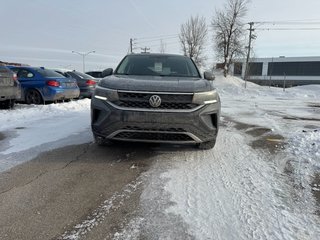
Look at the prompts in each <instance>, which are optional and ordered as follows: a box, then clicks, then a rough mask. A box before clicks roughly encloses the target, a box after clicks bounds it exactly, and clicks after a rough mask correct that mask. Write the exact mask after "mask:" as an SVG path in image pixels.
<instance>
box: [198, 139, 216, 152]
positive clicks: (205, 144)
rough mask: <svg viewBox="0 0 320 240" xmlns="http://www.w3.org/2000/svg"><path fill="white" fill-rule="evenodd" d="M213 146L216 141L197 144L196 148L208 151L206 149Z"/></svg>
mask: <svg viewBox="0 0 320 240" xmlns="http://www.w3.org/2000/svg"><path fill="white" fill-rule="evenodd" d="M214 145H216V139H214V140H211V141H208V142H203V143H199V145H198V148H199V149H204V150H208V149H212V148H213V147H214Z"/></svg>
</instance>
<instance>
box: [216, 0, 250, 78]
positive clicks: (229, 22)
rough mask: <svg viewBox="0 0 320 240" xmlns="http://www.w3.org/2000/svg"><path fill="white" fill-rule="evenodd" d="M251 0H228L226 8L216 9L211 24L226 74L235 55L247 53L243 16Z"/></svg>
mask: <svg viewBox="0 0 320 240" xmlns="http://www.w3.org/2000/svg"><path fill="white" fill-rule="evenodd" d="M249 1H250V0H227V3H226V6H225V8H224V10H216V14H215V16H214V17H213V19H212V22H211V26H212V29H213V32H214V43H215V50H216V53H217V56H218V58H220V59H222V60H223V65H224V76H225V77H226V76H227V74H228V73H229V67H230V65H231V64H232V62H233V59H234V58H235V57H239V56H243V55H244V53H245V48H244V46H245V44H244V41H243V40H244V34H245V29H244V24H243V18H244V16H245V15H246V13H247V5H248V3H249Z"/></svg>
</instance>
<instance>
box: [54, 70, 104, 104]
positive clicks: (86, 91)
mask: <svg viewBox="0 0 320 240" xmlns="http://www.w3.org/2000/svg"><path fill="white" fill-rule="evenodd" d="M54 71H56V72H57V73H60V74H63V76H65V77H68V78H72V79H75V80H76V81H77V84H78V86H79V88H80V97H87V98H91V96H92V94H93V92H94V89H95V88H96V84H97V82H99V79H96V78H94V77H92V76H89V75H88V74H85V73H81V72H78V71H75V70H64V69H54Z"/></svg>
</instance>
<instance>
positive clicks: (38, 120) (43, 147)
mask: <svg viewBox="0 0 320 240" xmlns="http://www.w3.org/2000/svg"><path fill="white" fill-rule="evenodd" d="M1 138H3V140H2V141H0V171H4V170H7V169H9V168H11V167H13V166H15V165H17V164H20V163H22V162H24V161H28V160H30V159H32V158H33V157H35V156H36V155H37V154H39V153H41V152H44V151H48V150H51V149H54V148H58V147H63V146H66V145H73V144H81V143H85V142H88V141H90V140H92V138H91V133H90V100H89V99H84V100H79V101H73V102H68V103H59V104H50V105H39V106H35V105H24V104H17V105H16V107H15V109H14V110H1V111H0V139H1Z"/></svg>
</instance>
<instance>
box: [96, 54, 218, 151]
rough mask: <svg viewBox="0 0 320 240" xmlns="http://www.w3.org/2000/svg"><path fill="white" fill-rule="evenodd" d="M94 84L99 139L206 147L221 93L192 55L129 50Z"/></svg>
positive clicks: (215, 128) (213, 135) (214, 126)
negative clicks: (141, 52)
mask: <svg viewBox="0 0 320 240" xmlns="http://www.w3.org/2000/svg"><path fill="white" fill-rule="evenodd" d="M104 72H105V75H108V76H107V77H105V78H104V79H102V80H101V81H100V82H99V84H98V86H97V87H96V90H95V93H94V96H93V98H92V101H91V126H92V131H93V135H94V138H95V140H96V142H97V143H98V144H101V145H105V144H109V143H110V142H112V141H113V140H118V141H134V142H156V143H174V144H196V145H198V146H199V147H200V148H203V149H209V148H212V147H213V146H214V145H215V142H216V137H217V133H218V129H219V118H220V99H219V95H218V93H217V91H216V89H215V88H214V87H213V86H212V83H211V81H208V80H207V79H209V80H212V79H213V75H212V74H210V73H208V72H206V73H205V78H207V79H203V78H201V76H200V73H199V70H198V69H197V67H196V65H195V64H194V63H193V61H192V60H191V59H190V58H187V57H184V56H180V55H169V54H131V55H127V56H126V57H125V58H124V59H123V60H122V61H121V63H120V64H119V66H118V67H117V69H116V70H115V71H114V72H113V70H112V69H107V70H105V71H104Z"/></svg>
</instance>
